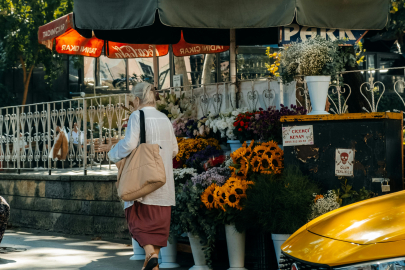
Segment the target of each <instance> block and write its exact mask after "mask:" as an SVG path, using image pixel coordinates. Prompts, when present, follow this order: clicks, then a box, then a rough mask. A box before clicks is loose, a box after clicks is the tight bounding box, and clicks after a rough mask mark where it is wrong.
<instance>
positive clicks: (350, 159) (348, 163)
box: [335, 148, 354, 176]
mask: <svg viewBox="0 0 405 270" xmlns="http://www.w3.org/2000/svg"><path fill="white" fill-rule="evenodd" d="M353 167H354V150H353V149H342V148H336V157H335V175H336V176H353Z"/></svg>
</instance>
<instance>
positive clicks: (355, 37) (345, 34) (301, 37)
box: [280, 24, 367, 46]
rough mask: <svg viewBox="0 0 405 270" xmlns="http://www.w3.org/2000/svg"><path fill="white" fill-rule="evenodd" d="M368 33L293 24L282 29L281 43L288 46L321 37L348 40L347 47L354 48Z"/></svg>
mask: <svg viewBox="0 0 405 270" xmlns="http://www.w3.org/2000/svg"><path fill="white" fill-rule="evenodd" d="M366 33H367V31H366V30H347V29H327V28H316V27H308V26H301V25H298V24H291V25H288V26H283V27H280V43H281V44H282V45H286V44H290V43H291V42H300V41H305V40H307V39H308V38H311V37H315V36H321V37H324V38H326V39H330V40H337V39H344V38H346V39H347V41H346V44H345V45H346V46H353V45H354V44H356V43H357V42H359V41H360V40H361V39H362V38H363V37H364V35H365V34H366Z"/></svg>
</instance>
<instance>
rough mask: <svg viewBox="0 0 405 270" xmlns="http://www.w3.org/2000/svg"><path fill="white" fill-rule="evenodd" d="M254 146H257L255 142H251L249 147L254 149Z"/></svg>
mask: <svg viewBox="0 0 405 270" xmlns="http://www.w3.org/2000/svg"><path fill="white" fill-rule="evenodd" d="M254 144H255V140H251V141H250V145H249V147H250V148H253V145H254Z"/></svg>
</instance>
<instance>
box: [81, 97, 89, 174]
mask: <svg viewBox="0 0 405 270" xmlns="http://www.w3.org/2000/svg"><path fill="white" fill-rule="evenodd" d="M79 107H80V106H79ZM82 129H83V131H82V132H84V134H83V137H84V141H83V168H84V175H87V99H83V128H82ZM79 139H80V138H79Z"/></svg>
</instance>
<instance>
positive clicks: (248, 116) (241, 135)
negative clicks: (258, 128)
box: [233, 109, 263, 143]
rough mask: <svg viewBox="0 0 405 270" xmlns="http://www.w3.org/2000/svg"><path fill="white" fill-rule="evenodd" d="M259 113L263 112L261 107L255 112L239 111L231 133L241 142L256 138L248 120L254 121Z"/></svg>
mask: <svg viewBox="0 0 405 270" xmlns="http://www.w3.org/2000/svg"><path fill="white" fill-rule="evenodd" d="M260 114H263V109H262V110H259V111H255V112H245V113H240V114H238V116H237V117H236V118H235V122H234V123H233V126H234V129H233V134H234V135H235V137H236V138H237V139H238V140H239V141H240V142H241V143H243V142H245V141H250V140H254V139H256V138H255V133H254V132H253V130H251V129H250V128H249V126H250V122H251V121H254V119H256V118H257V117H258V116H259V115H260Z"/></svg>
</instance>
